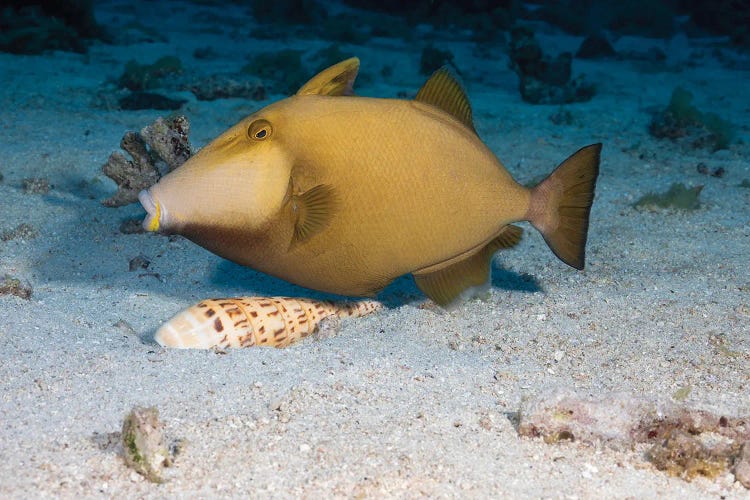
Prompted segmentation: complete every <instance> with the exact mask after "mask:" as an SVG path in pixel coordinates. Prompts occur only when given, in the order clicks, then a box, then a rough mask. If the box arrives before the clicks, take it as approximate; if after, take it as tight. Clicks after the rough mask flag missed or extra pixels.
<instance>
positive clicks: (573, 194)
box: [526, 143, 602, 269]
mask: <svg viewBox="0 0 750 500" xmlns="http://www.w3.org/2000/svg"><path fill="white" fill-rule="evenodd" d="M601 150H602V145H601V143H597V144H591V145H589V146H585V147H583V148H581V149H579V150H578V151H576V152H575V153H573V154H572V155H570V156H569V157H568V158H567V159H566V160H565V161H563V162H562V163H561V164H560V165H559V166H558V167H557V168H556V169H555V170H554V171H553V172H552V173H551V174H550V175H549V176H547V178H546V179H544V180H543V181H542V182H540V183H539V184H538V185H537V186H536V187H534V188H533V189H532V190H531V201H530V203H529V209H528V211H527V213H526V220H528V221H529V222H531V224H532V225H533V226H534V227H535V228H536V229H537V230H539V232H540V233H542V236H543V237H544V240H545V241H546V242H547V245H549V247H550V249H551V250H552V252H554V254H555V255H557V257H558V258H559V259H560V260H562V261H563V262H565V263H566V264H568V265H569V266H571V267H574V268H576V269H583V267H584V264H585V255H586V238H587V236H588V229H589V214H590V212H591V205H592V203H593V201H594V188H595V186H596V179H597V177H598V175H599V159H600V154H601Z"/></svg>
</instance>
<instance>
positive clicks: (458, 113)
mask: <svg viewBox="0 0 750 500" xmlns="http://www.w3.org/2000/svg"><path fill="white" fill-rule="evenodd" d="M415 100H417V101H419V102H423V103H425V104H431V105H432V106H435V107H436V108H440V109H442V110H443V111H445V112H446V113H448V114H449V115H451V116H452V117H454V118H456V119H457V120H458V121H460V122H461V123H463V124H464V125H466V126H467V127H469V128H470V129H471V130H473V131H474V132H476V130H475V129H474V120H473V119H472V113H471V104H470V103H469V98H468V97H466V92H464V88H463V86H462V85H461V84H460V83H459V82H458V80H457V79H456V77H455V76H453V74H452V73H451V72H450V70H449V69H448V67H447V66H443V67H442V68H440V69H439V70H437V71H435V72H434V73H433V74H432V76H431V77H430V79H429V80H427V81H426V82H425V83H424V85H422V88H421V89H419V92H417V97H415Z"/></svg>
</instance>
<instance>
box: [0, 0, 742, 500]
mask: <svg viewBox="0 0 750 500" xmlns="http://www.w3.org/2000/svg"><path fill="white" fill-rule="evenodd" d="M164 5H166V6H165V7H163V9H165V10H164V12H160V11H157V12H155V13H154V16H155V17H157V18H159V19H163V20H166V19H168V20H169V22H170V23H173V26H172V27H171V29H174V30H175V31H174V32H173V33H170V34H169V43H151V44H149V43H132V44H130V45H117V46H106V45H101V44H97V45H95V46H93V47H92V48H91V50H90V53H89V55H88V56H81V55H75V54H67V53H55V54H51V55H47V56H39V57H23V56H12V55H8V54H0V74H2V75H3V76H2V89H1V90H0V109H2V112H0V130H1V131H2V133H1V134H0V173H2V175H3V176H4V180H3V181H2V182H0V214H2V216H1V217H0V232H2V231H6V230H10V229H13V228H14V227H16V226H17V225H18V224H20V223H28V224H31V225H32V226H34V227H35V228H36V229H37V230H38V231H39V233H40V235H39V237H37V238H36V239H31V240H28V241H25V240H21V239H15V240H11V241H7V242H0V275H1V274H4V273H7V274H10V275H12V276H15V277H18V278H21V279H22V280H26V281H28V282H29V283H30V284H31V285H32V287H33V297H32V298H31V300H23V299H21V298H17V297H14V296H2V297H0V384H1V385H0V388H1V389H2V392H1V396H0V397H1V398H2V399H1V401H0V497H3V498H29V497H30V496H55V497H66V498H70V497H98V496H117V497H131V498H132V497H143V498H163V497H193V496H203V497H209V496H214V495H218V494H222V495H227V496H238V497H239V496H246V495H251V496H262V497H289V496H307V497H313V498H320V497H329V496H334V495H335V496H345V497H354V496H368V497H381V496H383V495H386V496H404V497H416V496H422V495H426V496H436V497H496V498H497V497H501V496H505V497H550V498H594V497H602V496H606V497H618V498H625V497H631V498H633V497H641V498H642V497H652V496H657V495H658V496H661V497H664V498H689V497H692V498H695V497H707V496H715V497H718V496H723V497H725V498H743V497H744V498H747V497H748V491H747V490H746V489H745V488H743V487H742V486H740V485H739V483H733V482H732V478H731V476H730V475H724V476H721V477H719V478H718V479H715V480H708V479H703V478H698V479H696V480H694V481H693V482H690V483H688V482H685V481H683V480H681V479H678V478H672V477H669V476H667V475H665V474H663V473H661V472H659V471H657V470H655V469H654V467H653V466H652V465H651V464H649V463H648V462H647V460H646V459H645V458H644V451H645V450H646V449H647V447H636V449H634V450H623V451H614V450H610V449H607V448H602V449H596V448H592V447H589V446H586V445H584V444H581V443H567V444H561V445H547V444H545V443H544V442H542V441H541V440H534V439H526V438H519V437H518V436H517V434H516V431H515V428H514V422H515V418H516V412H517V411H518V409H519V406H520V401H521V400H522V398H524V397H527V396H531V395H535V394H538V393H539V392H540V391H542V390H544V389H547V388H549V387H551V386H567V387H574V388H576V389H578V390H579V391H581V394H583V395H586V394H594V395H595V394H601V393H604V392H607V391H631V392H633V393H636V394H639V395H645V396H652V397H654V398H659V399H669V398H670V397H671V396H672V395H673V394H674V393H675V391H677V390H678V389H680V388H684V387H690V389H691V390H690V393H689V396H688V398H687V400H686V401H685V403H686V404H688V405H690V406H693V407H696V408H707V409H711V410H714V411H717V412H720V413H725V414H728V415H749V414H750V271H749V267H748V264H749V263H750V257H749V256H748V254H749V253H750V189H743V188H739V187H737V185H738V184H739V183H740V181H741V180H742V179H748V178H750V162H749V161H748V158H749V155H748V146H747V144H741V145H734V146H733V147H732V148H731V150H729V151H720V152H717V153H710V152H707V151H703V150H697V151H686V150H683V149H681V148H679V147H677V146H675V145H673V144H672V143H670V142H668V141H664V142H663V141H657V140H655V139H653V138H651V137H650V136H649V134H648V131H647V124H648V122H649V119H650V111H651V110H652V109H656V108H658V107H662V106H664V105H665V103H666V102H667V101H668V99H669V95H670V93H671V90H672V88H674V86H675V85H677V84H681V85H684V86H685V87H687V88H688V89H689V90H691V91H693V93H694V94H695V95H696V102H695V104H696V105H697V106H698V107H699V108H701V109H706V110H714V111H716V112H717V113H719V114H720V115H721V116H722V117H725V118H727V119H729V120H731V121H732V122H734V123H735V124H738V125H739V127H738V132H739V138H740V139H742V140H744V141H745V142H746V143H747V141H748V128H747V127H748V120H747V116H748V112H750V96H749V95H748V93H747V91H740V90H739V88H740V87H739V85H740V82H742V81H744V82H746V81H748V77H750V74H748V72H747V71H745V72H741V71H737V70H729V69H726V68H725V67H723V66H722V65H720V64H719V63H717V62H715V61H713V60H712V59H711V57H710V54H711V48H710V46H709V45H708V43H704V42H701V41H696V40H693V41H691V44H692V45H691V46H690V47H689V48H688V50H687V51H686V52H685V53H684V55H685V58H684V59H680V58H678V59H677V60H676V61H674V66H673V67H671V68H670V70H669V71H659V72H653V73H644V72H641V71H639V69H638V68H637V66H636V65H635V64H634V63H632V62H628V61H621V62H607V63H583V62H580V61H576V62H575V72H576V73H577V72H585V73H586V74H587V76H588V78H589V79H590V80H592V81H594V82H595V83H596V84H597V85H598V93H597V95H596V97H595V98H594V99H593V100H592V101H590V102H588V103H584V104H578V105H573V106H569V107H567V109H569V110H570V111H571V112H572V113H573V115H574V117H575V121H576V124H575V125H573V126H557V125H554V124H552V123H551V122H550V120H549V119H548V116H549V115H550V114H552V113H553V112H555V111H556V110H557V107H555V106H531V105H528V104H525V103H523V102H521V100H520V97H519V95H518V92H517V89H516V82H517V79H516V77H515V75H514V74H512V73H511V72H510V70H508V69H507V67H506V61H507V59H506V56H505V55H504V54H503V53H501V52H499V51H498V52H493V53H491V54H479V53H474V51H473V49H472V46H471V45H469V44H467V43H465V42H441V43H440V46H441V47H448V48H450V49H451V50H453V51H454V53H455V54H456V56H457V61H458V63H459V65H460V68H461V69H462V71H463V72H464V73H465V75H467V76H468V78H467V80H468V81H467V87H468V90H469V94H470V97H471V99H472V102H473V105H474V110H475V117H476V126H477V129H478V131H479V133H480V134H481V135H482V137H483V138H485V140H486V141H487V143H488V144H489V145H490V147H491V148H492V149H493V150H494V151H496V153H497V154H498V156H499V157H500V158H501V159H502V160H503V161H504V162H505V165H506V166H507V167H508V169H509V170H510V171H511V172H512V173H513V174H514V176H516V178H518V179H519V180H522V181H523V180H528V179H531V178H534V177H537V176H539V175H540V174H543V173H546V172H548V171H550V170H551V169H552V168H553V167H554V166H555V165H556V164H557V163H558V162H559V161H561V160H562V159H564V158H565V157H566V156H567V155H568V154H570V153H572V152H573V151H575V150H576V149H578V148H579V147H581V146H583V145H586V144H588V143H592V142H598V141H601V142H603V143H604V151H603V155H602V169H601V176H600V181H599V184H598V188H597V199H596V202H595V205H594V209H593V213H592V221H591V231H590V238H589V245H588V262H587V268H586V271H585V272H576V271H574V270H572V269H569V268H567V267H566V266H565V265H564V264H562V263H561V262H559V261H558V260H557V259H556V258H555V257H554V255H553V254H552V253H551V252H550V251H549V250H548V249H547V247H546V245H545V244H544V242H543V240H542V238H541V236H540V235H539V234H538V233H536V232H535V231H534V230H533V229H531V228H530V227H529V226H527V225H525V228H527V229H528V231H527V232H526V235H525V238H524V240H523V241H522V243H521V244H520V245H519V246H518V247H517V248H515V249H513V250H511V251H507V252H504V253H503V254H502V255H500V256H499V258H498V264H500V265H502V266H503V268H504V270H499V269H496V270H495V278H494V284H495V286H494V287H493V288H492V292H491V295H490V296H489V298H488V299H487V300H486V301H479V300H475V301H470V302H468V303H466V304H464V305H463V306H461V307H459V308H458V309H456V310H455V311H452V312H449V313H445V312H439V311H436V310H434V309H432V308H429V307H428V308H422V307H420V305H421V304H422V302H423V297H422V296H421V295H420V294H419V292H418V291H417V290H416V288H415V287H414V285H413V284H412V283H411V281H410V280H409V279H402V280H399V281H398V282H397V284H396V285H394V286H393V287H391V288H389V289H388V290H386V292H385V293H384V294H383V295H382V298H384V299H386V300H388V301H389V303H391V304H392V305H393V307H392V308H390V309H388V310H386V311H383V312H380V313H378V314H377V315H374V316H371V317H368V318H364V319H360V320H355V321H348V322H344V323H343V328H342V330H341V332H340V334H339V335H338V336H337V337H334V338H332V339H327V340H324V341H319V342H316V341H312V340H308V341H305V342H302V343H301V344H298V345H296V346H294V347H291V348H288V349H285V350H272V349H246V350H236V351H231V352H229V353H227V354H217V353H214V352H205V351H200V352H185V351H173V350H165V349H162V348H160V347H159V346H157V345H155V344H154V343H153V342H152V341H151V339H150V335H152V333H153V331H154V330H155V329H156V328H157V327H158V326H159V325H160V324H161V323H162V322H163V321H165V320H166V319H168V318H169V317H170V316H171V315H172V314H174V313H175V312H176V311H178V310H179V309H181V308H183V307H186V306H188V305H190V304H192V303H194V302H196V301H198V300H199V299H201V298H206V297H210V296H233V295H235V296H236V295H249V294H264V295H278V294H292V295H299V294H305V293H307V292H306V291H304V290H302V289H299V288H294V287H291V286H289V285H287V284H285V283H283V282H280V281H278V280H273V279H271V278H268V277H265V276H263V275H260V274H258V273H255V272H253V271H251V270H246V269H242V268H239V267H237V266H234V265H232V264H229V263H227V262H225V261H222V260H221V259H219V258H218V257H216V256H213V255H211V254H209V253H208V252H206V251H204V250H202V249H200V248H199V247H197V246H196V245H194V244H192V243H190V242H188V241H187V240H184V239H180V238H177V239H174V240H170V239H167V238H166V237H163V236H158V235H151V234H148V235H146V234H139V235H124V234H121V233H120V232H119V231H118V226H119V224H120V222H121V221H122V220H124V219H127V218H131V217H140V216H141V215H142V214H143V211H142V210H141V209H140V207H137V206H135V205H134V206H132V207H127V208H123V209H107V208H104V207H102V206H101V204H100V200H101V199H103V198H105V197H106V196H109V195H111V194H112V193H113V192H114V184H113V183H112V182H110V181H109V179H107V178H105V177H104V176H103V175H102V174H101V173H100V167H101V164H102V163H103V162H104V161H105V160H106V158H107V157H108V155H109V153H110V152H111V151H113V150H115V149H117V145H118V143H119V140H120V138H121V136H122V134H123V133H124V132H125V131H126V130H137V129H140V128H141V127H142V126H144V125H147V124H148V123H150V122H151V121H153V119H155V118H156V117H157V116H159V115H160V113H158V112H150V111H148V112H119V111H115V110H111V111H110V110H106V109H103V108H101V107H98V108H97V107H94V106H93V104H94V103H95V102H97V99H96V95H97V92H99V91H100V90H101V88H102V86H103V82H104V79H105V77H106V76H111V77H116V76H118V75H119V74H120V72H121V70H122V67H123V65H124V63H125V62H126V61H127V60H128V59H130V58H132V57H137V58H138V59H139V60H141V61H142V62H150V61H152V60H154V59H156V57H157V56H159V55H163V54H177V55H180V57H182V59H183V63H184V64H185V66H187V67H188V68H189V69H190V68H195V69H200V71H202V72H205V73H210V72H211V71H215V70H217V68H219V67H220V66H221V65H222V64H229V63H231V64H230V66H229V67H230V68H238V67H239V66H241V65H242V64H244V62H245V59H244V57H245V55H247V54H250V53H253V52H255V51H258V50H267V49H271V48H274V44H273V42H272V41H269V40H263V41H258V42H257V43H256V42H255V41H253V40H250V39H247V38H246V37H245V36H238V37H237V39H236V41H237V46H236V47H233V48H230V49H229V50H228V51H227V53H226V54H225V58H224V59H221V60H218V61H214V62H211V63H206V62H204V61H196V60H194V59H192V57H191V56H190V54H192V51H193V49H194V48H196V47H200V46H205V45H208V44H211V43H218V42H219V41H220V40H221V37H220V36H219V35H213V34H211V33H206V32H205V31H202V30H201V29H200V28H201V27H205V26H213V25H216V24H217V21H211V20H207V21H205V22H203V23H202V24H201V23H198V25H197V26H196V25H195V23H194V24H193V27H192V29H193V32H192V34H190V32H189V31H188V30H189V28H184V29H183V28H181V27H180V26H182V25H184V24H185V20H186V19H188V18H190V17H189V16H188V15H187V14H185V13H184V12H183V10H180V9H178V7H179V6H180V5H182V4H173V5H172V4H164ZM170 9H171V10H170ZM175 9H177V10H175ZM113 15H114V14H113V11H108V10H106V9H104V8H103V9H102V11H101V14H100V21H102V22H105V23H110V19H111V17H112V16H113ZM130 19H131V17H130V16H129V15H127V14H124V15H120V17H119V18H118V22H119V23H121V24H124V23H126V22H128V21H129V20H130ZM143 22H144V23H145V24H149V23H150V24H151V25H154V26H158V22H157V21H148V20H143ZM181 23H182V24H181ZM232 29H234V28H232ZM232 29H229V30H228V31H231V30H232ZM542 40H543V43H544V44H545V47H547V48H552V47H560V48H568V47H569V48H575V47H576V46H577V44H578V43H579V40H578V39H575V38H572V37H553V36H551V35H550V36H548V37H543V38H542ZM291 43H292V45H297V46H300V47H302V46H305V44H308V43H313V42H307V41H298V42H295V41H291ZM660 43H661V42H658V41H649V40H636V39H621V40H620V41H619V42H618V45H617V48H623V47H624V46H625V45H627V44H629V45H631V46H637V47H640V48H647V47H649V46H651V45H660ZM314 45H315V46H316V47H322V46H325V45H327V43H324V42H314ZM394 47H397V43H396V42H395V41H393V40H375V41H373V42H372V43H370V44H368V47H367V48H357V47H355V48H352V50H354V51H356V52H357V53H358V55H359V56H360V58H361V59H362V64H363V70H362V72H363V74H364V75H366V76H368V77H369V78H366V79H363V81H362V84H361V85H359V87H358V88H359V91H360V92H361V93H362V94H365V95H377V96H395V95H396V93H397V92H399V91H406V92H414V91H416V89H417V88H418V86H419V85H420V84H421V83H422V80H423V78H422V77H421V76H419V75H418V73H417V70H418V64H419V50H418V49H415V50H413V51H410V52H408V53H407V52H404V51H403V49H399V50H395V49H394ZM486 57H491V58H492V60H489V59H487V58H486ZM386 63H387V64H393V65H394V67H395V72H394V75H393V76H391V77H389V78H386V79H385V80H383V78H382V77H381V76H380V68H381V66H382V65H383V64H386ZM367 82H369V83H367ZM185 97H186V98H189V99H190V102H189V104H188V105H187V106H186V107H185V108H184V110H183V112H184V113H185V114H186V115H187V116H188V117H189V119H190V120H191V123H192V125H193V130H194V133H193V134H192V135H191V138H192V141H193V143H194V144H197V145H203V144H205V143H206V142H207V141H208V140H210V139H211V138H212V137H213V136H215V135H216V134H218V133H219V132H220V131H222V130H223V129H224V128H226V127H227V126H228V125H230V124H232V123H233V122H235V121H237V120H238V119H240V118H241V117H242V116H243V115H245V114H247V113H249V112H250V111H252V110H253V109H255V108H257V107H259V106H260V105H261V104H264V103H254V102H243V101H241V100H237V99H230V100H224V101H215V102H199V101H196V100H195V99H194V98H193V97H192V96H191V95H190V94H185ZM279 97H281V96H278V95H274V96H272V99H270V100H269V102H270V101H271V100H275V99H277V98H279ZM699 162H704V163H706V164H707V165H708V166H709V168H712V169H713V168H717V167H724V168H725V169H726V175H725V176H724V177H722V178H712V177H707V176H703V175H700V174H698V173H697V172H696V165H697V164H698V163H699ZM27 177H44V178H47V179H49V181H50V183H51V184H52V185H53V188H52V189H51V191H50V192H49V194H46V195H36V194H25V193H24V192H23V190H22V189H21V181H22V179H23V178H27ZM676 181H680V182H685V183H687V184H688V185H695V184H704V185H705V188H704V190H703V193H702V194H701V198H702V200H703V202H704V207H703V208H701V209H700V210H698V211H696V212H690V213H675V212H663V211H662V212H654V213H649V212H639V211H636V210H634V209H632V208H631V206H630V205H631V203H632V202H633V201H634V200H635V199H637V198H638V197H639V196H640V195H641V194H643V193H645V192H646V191H650V190H659V191H661V190H665V189H666V188H668V187H669V185H670V184H671V183H672V182H676ZM139 254H143V255H145V256H146V257H148V258H149V259H150V260H151V265H150V267H149V269H148V272H153V273H158V276H159V277H160V279H157V278H156V277H155V276H153V275H147V274H145V273H146V271H135V272H129V271H128V261H129V260H130V259H131V258H133V257H135V256H137V255H139ZM120 320H123V321H125V322H127V323H128V324H129V325H131V326H132V328H133V330H134V332H128V331H127V329H123V328H118V327H116V326H113V325H114V324H115V323H117V322H118V321H120ZM135 405H154V406H156V407H158V409H159V411H160V412H161V417H162V419H163V420H164V422H165V424H166V426H167V432H168V434H169V438H170V439H184V440H186V441H185V445H184V449H183V451H182V452H181V454H180V455H179V456H178V457H177V458H176V461H175V464H174V467H172V468H171V469H169V470H168V472H167V477H168V481H167V482H166V483H165V484H162V485H155V484H151V483H148V482H146V481H145V480H144V479H143V478H142V477H141V476H139V475H137V474H136V473H134V472H133V471H132V470H130V469H128V468H127V467H126V466H125V465H124V462H123V459H122V457H121V455H120V453H121V450H120V449H119V447H118V446H117V445H115V444H114V441H116V436H114V435H111V433H117V432H119V430H120V427H121V425H122V419H123V417H124V416H125V414H126V413H127V412H128V411H129V410H130V409H131V408H132V407H133V406H135Z"/></svg>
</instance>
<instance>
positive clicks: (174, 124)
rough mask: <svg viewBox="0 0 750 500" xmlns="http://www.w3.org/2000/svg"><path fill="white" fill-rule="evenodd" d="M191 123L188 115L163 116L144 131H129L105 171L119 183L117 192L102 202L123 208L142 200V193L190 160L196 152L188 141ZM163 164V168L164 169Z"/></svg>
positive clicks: (109, 205)
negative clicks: (122, 151)
mask: <svg viewBox="0 0 750 500" xmlns="http://www.w3.org/2000/svg"><path fill="white" fill-rule="evenodd" d="M189 133H190V122H188V119H187V118H186V117H184V116H177V117H174V118H171V119H164V118H159V119H157V120H156V121H155V122H154V123H153V124H151V125H149V126H147V127H144V128H143V129H142V130H141V132H140V133H136V132H127V133H126V134H125V135H124V136H123V138H122V140H121V141H120V147H121V148H122V149H123V150H125V151H126V152H127V153H128V154H129V155H130V157H131V158H132V160H128V159H127V158H126V157H125V156H124V155H123V154H122V153H120V152H114V153H112V154H111V155H110V157H109V159H108V160H107V162H106V163H105V164H104V165H103V166H102V172H104V174H105V175H106V176H107V177H109V178H110V179H112V180H113V181H115V182H116V183H117V192H116V193H115V194H114V195H113V196H112V197H110V198H108V199H106V200H104V201H103V202H102V203H103V204H104V205H105V206H107V207H120V206H123V205H128V204H130V203H135V202H136V201H138V193H139V192H140V191H141V190H142V189H147V188H149V187H151V186H152V185H154V184H155V183H156V181H158V180H159V178H160V177H161V175H162V174H164V173H167V172H170V171H172V170H174V169H175V168H177V167H179V166H180V165H182V164H183V163H185V162H186V161H187V159H188V158H189V157H190V155H191V154H192V148H191V147H190V142H189V140H188V134H189ZM160 167H161V168H160Z"/></svg>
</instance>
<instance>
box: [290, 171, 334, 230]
mask: <svg viewBox="0 0 750 500" xmlns="http://www.w3.org/2000/svg"><path fill="white" fill-rule="evenodd" d="M291 202H292V214H293V217H294V240H293V241H292V244H294V243H299V242H302V241H305V240H306V239H308V238H310V237H311V236H313V235H314V234H316V233H318V232H320V231H322V230H323V229H324V228H325V227H326V226H327V225H328V224H329V223H330V222H331V219H332V217H333V215H334V213H335V210H336V192H335V190H334V189H333V187H331V186H329V185H327V184H320V185H318V186H315V187H314V188H312V189H309V190H307V191H305V192H304V193H299V194H295V195H292V200H291Z"/></svg>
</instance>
